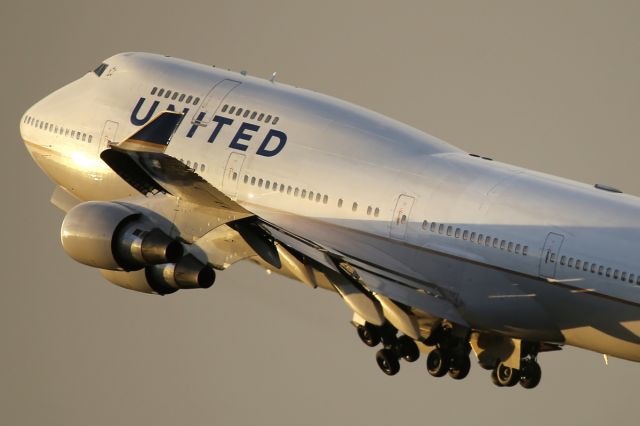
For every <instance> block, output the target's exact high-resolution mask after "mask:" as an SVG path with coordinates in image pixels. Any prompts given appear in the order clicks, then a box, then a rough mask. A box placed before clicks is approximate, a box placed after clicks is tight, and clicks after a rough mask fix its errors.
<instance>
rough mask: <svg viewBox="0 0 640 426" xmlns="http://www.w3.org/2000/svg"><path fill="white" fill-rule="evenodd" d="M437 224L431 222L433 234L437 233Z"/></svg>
mask: <svg viewBox="0 0 640 426" xmlns="http://www.w3.org/2000/svg"><path fill="white" fill-rule="evenodd" d="M436 226H437V224H436V223H435V222H431V232H436Z"/></svg>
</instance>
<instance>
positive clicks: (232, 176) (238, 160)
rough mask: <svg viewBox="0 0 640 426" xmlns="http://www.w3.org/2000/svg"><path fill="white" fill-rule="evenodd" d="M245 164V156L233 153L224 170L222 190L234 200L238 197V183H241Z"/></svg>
mask: <svg viewBox="0 0 640 426" xmlns="http://www.w3.org/2000/svg"><path fill="white" fill-rule="evenodd" d="M243 164H244V154H238V153H237V152H232V153H231V155H229V159H228V160H227V167H225V169H224V176H223V177H222V190H223V192H224V193H225V194H227V195H228V196H229V197H230V198H231V199H232V200H234V201H235V199H236V198H237V196H238V183H239V182H240V172H241V171H242V165H243Z"/></svg>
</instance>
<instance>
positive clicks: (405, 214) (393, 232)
mask: <svg viewBox="0 0 640 426" xmlns="http://www.w3.org/2000/svg"><path fill="white" fill-rule="evenodd" d="M413 201H414V198H413V197H410V196H408V195H400V197H398V202H397V203H396V208H395V210H394V212H393V218H392V221H391V228H390V233H389V235H390V236H391V237H393V238H397V239H400V240H404V238H405V236H406V235H407V227H408V226H409V215H410V214H411V208H412V207H413Z"/></svg>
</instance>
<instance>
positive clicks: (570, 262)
mask: <svg viewBox="0 0 640 426" xmlns="http://www.w3.org/2000/svg"><path fill="white" fill-rule="evenodd" d="M567 266H568V267H569V268H573V257H570V258H569V261H568V262H567Z"/></svg>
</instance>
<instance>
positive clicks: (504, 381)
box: [495, 363, 520, 387]
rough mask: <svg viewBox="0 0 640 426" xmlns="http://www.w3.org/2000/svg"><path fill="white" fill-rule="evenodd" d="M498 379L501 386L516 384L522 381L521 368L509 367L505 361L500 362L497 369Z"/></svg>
mask: <svg viewBox="0 0 640 426" xmlns="http://www.w3.org/2000/svg"><path fill="white" fill-rule="evenodd" d="M495 372H496V374H495V375H496V380H497V381H498V383H500V385H501V386H508V387H511V386H515V385H516V383H518V382H519V381H520V370H518V369H516V368H511V367H507V366H506V365H504V364H503V363H500V364H498V367H496V369H495Z"/></svg>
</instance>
